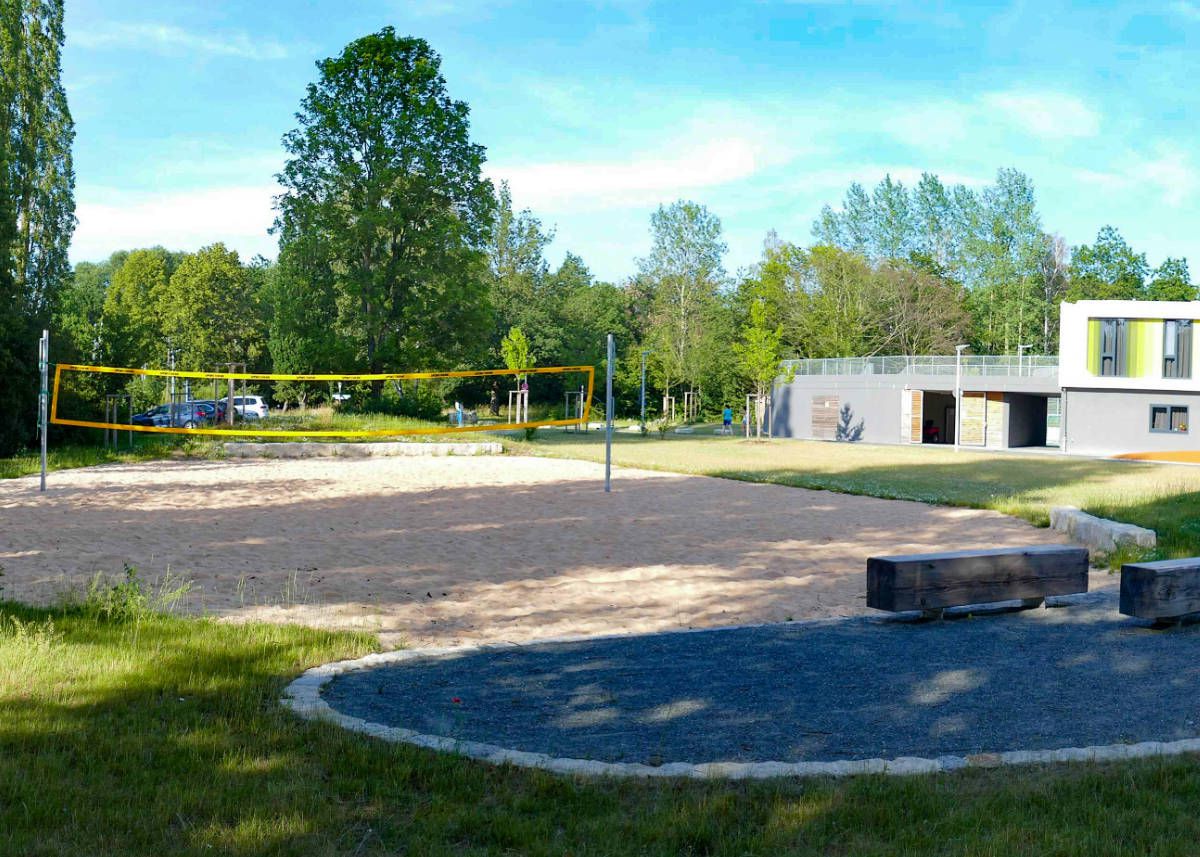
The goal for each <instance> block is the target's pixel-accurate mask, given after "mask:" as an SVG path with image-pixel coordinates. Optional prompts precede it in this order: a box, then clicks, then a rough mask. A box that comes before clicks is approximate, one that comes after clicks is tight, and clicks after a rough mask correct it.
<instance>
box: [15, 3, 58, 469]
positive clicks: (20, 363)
mask: <svg viewBox="0 0 1200 857" xmlns="http://www.w3.org/2000/svg"><path fill="white" fill-rule="evenodd" d="M62 45H63V4H62V0H4V2H0V455H4V454H7V453H9V452H11V451H12V450H14V449H15V448H17V447H19V446H20V445H22V444H24V443H27V442H29V441H31V440H32V437H33V425H34V421H33V419H32V415H33V413H34V407H35V404H36V397H37V378H36V372H37V359H36V356H37V351H36V349H37V345H36V337H37V335H38V333H39V331H40V329H41V328H42V327H48V326H49V322H50V319H51V314H52V312H53V308H54V301H55V298H56V296H57V293H58V291H59V290H60V288H61V287H62V286H63V284H64V283H65V282H66V279H67V277H68V275H69V273H70V268H69V265H68V263H67V247H68V245H69V244H70V240H71V234H72V232H73V231H74V228H75V198H74V185H75V174H74V167H73V165H72V160H71V144H72V141H73V140H74V136H75V129H74V123H73V122H72V119H71V113H70V111H69V110H68V108H67V96H66V92H65V91H64V89H63V86H62V81H61V76H62V75H61V53H62Z"/></svg>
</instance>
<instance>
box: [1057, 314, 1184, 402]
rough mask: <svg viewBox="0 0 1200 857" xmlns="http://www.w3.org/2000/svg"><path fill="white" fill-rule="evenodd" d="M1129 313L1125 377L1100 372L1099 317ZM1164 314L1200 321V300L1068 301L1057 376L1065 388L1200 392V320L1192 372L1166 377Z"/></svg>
mask: <svg viewBox="0 0 1200 857" xmlns="http://www.w3.org/2000/svg"><path fill="white" fill-rule="evenodd" d="M1102 318H1124V319H1129V320H1130V321H1131V322H1132V324H1131V325H1130V326H1129V329H1128V332H1127V334H1126V335H1127V337H1128V342H1127V345H1128V351H1127V369H1128V372H1129V374H1128V375H1127V376H1124V377H1109V376H1102V375H1100V374H1099V368H1098V365H1097V351H1096V348H1097V342H1096V341H1097V337H1098V335H1099V334H1098V331H1099V325H1098V320H1099V319H1102ZM1164 319H1192V320H1193V321H1200V302H1192V301H1079V302H1078V303H1073V304H1072V303H1064V304H1062V306H1061V315H1060V320H1059V351H1060V354H1059V369H1058V382H1059V384H1060V385H1061V386H1062V387H1063V388H1064V389H1083V388H1087V387H1092V388H1096V389H1106V390H1173V391H1178V392H1200V325H1196V326H1194V327H1193V328H1192V336H1193V337H1194V339H1193V342H1192V377H1191V378H1163V377H1162V355H1163V349H1162V337H1163V320H1164Z"/></svg>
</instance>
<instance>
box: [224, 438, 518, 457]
mask: <svg viewBox="0 0 1200 857" xmlns="http://www.w3.org/2000/svg"><path fill="white" fill-rule="evenodd" d="M503 451H504V448H503V447H502V446H501V445H500V444H498V443H495V442H483V443H405V442H386V443H311V442H280V443H241V442H238V443H227V444H225V454H226V455H227V456H229V457H230V458H375V457H398V456H415V457H433V456H444V455H500V454H501V453H502V452H503Z"/></svg>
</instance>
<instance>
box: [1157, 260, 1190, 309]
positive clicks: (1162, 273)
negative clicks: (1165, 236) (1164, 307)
mask: <svg viewBox="0 0 1200 857" xmlns="http://www.w3.org/2000/svg"><path fill="white" fill-rule="evenodd" d="M1196 294H1197V291H1196V286H1195V285H1194V284H1193V283H1192V277H1191V275H1190V274H1189V273H1188V263H1187V259H1170V258H1168V259H1165V260H1164V261H1163V263H1162V264H1161V265H1159V266H1158V267H1157V268H1155V269H1154V273H1153V274H1152V275H1151V276H1150V284H1149V285H1148V286H1147V287H1146V297H1147V298H1149V299H1150V300H1152V301H1194V300H1196Z"/></svg>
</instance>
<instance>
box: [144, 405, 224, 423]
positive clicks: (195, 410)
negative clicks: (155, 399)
mask: <svg viewBox="0 0 1200 857" xmlns="http://www.w3.org/2000/svg"><path fill="white" fill-rule="evenodd" d="M207 421H208V418H207V416H205V413H204V409H203V408H201V407H200V405H199V403H197V402H191V403H184V402H177V403H176V404H174V405H156V406H155V407H153V408H151V409H150V410H148V411H146V412H145V413H141V414H134V415H133V424H134V425H135V426H155V427H157V428H167V427H174V428H196V426H199V425H202V424H204V423H205V422H207Z"/></svg>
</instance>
